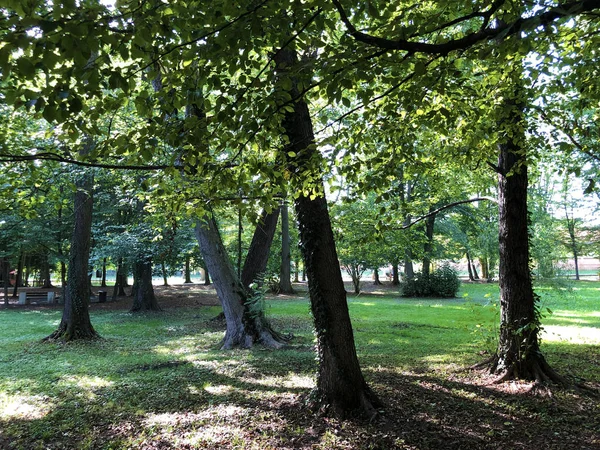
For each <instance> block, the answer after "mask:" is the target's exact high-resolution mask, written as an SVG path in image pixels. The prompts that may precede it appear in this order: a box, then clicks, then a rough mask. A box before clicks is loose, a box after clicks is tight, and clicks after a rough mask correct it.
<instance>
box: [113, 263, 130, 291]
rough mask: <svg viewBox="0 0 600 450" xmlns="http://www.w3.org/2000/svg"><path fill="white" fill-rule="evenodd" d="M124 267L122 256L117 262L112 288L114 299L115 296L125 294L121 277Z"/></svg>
mask: <svg viewBox="0 0 600 450" xmlns="http://www.w3.org/2000/svg"><path fill="white" fill-rule="evenodd" d="M123 272H124V268H123V258H119V260H118V262H117V273H116V274H115V287H114V288H113V294H112V300H113V301H116V300H117V297H122V296H124V295H127V294H126V292H125V288H124V284H123V277H124V274H123Z"/></svg>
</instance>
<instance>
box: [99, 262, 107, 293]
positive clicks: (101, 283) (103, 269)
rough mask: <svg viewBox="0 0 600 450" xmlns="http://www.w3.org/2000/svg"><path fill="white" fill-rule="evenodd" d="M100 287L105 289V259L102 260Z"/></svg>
mask: <svg viewBox="0 0 600 450" xmlns="http://www.w3.org/2000/svg"><path fill="white" fill-rule="evenodd" d="M100 287H106V258H102V281H101V282H100Z"/></svg>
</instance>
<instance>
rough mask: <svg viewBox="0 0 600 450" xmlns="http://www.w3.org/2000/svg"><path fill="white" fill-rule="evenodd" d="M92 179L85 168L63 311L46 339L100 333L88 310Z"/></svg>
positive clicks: (77, 195) (79, 188)
mask: <svg viewBox="0 0 600 450" xmlns="http://www.w3.org/2000/svg"><path fill="white" fill-rule="evenodd" d="M93 181H94V177H93V175H92V173H90V172H86V173H84V174H83V175H82V176H81V177H80V179H79V180H77V182H76V186H77V192H76V193H75V201H74V211H75V213H74V214H75V226H74V229H73V236H72V239H71V252H70V256H69V268H68V276H67V287H66V289H65V302H64V308H63V315H62V319H61V321H60V324H59V326H58V329H57V330H56V331H54V333H52V334H51V335H50V336H48V337H46V338H45V339H44V340H46V341H54V340H61V341H73V340H78V339H96V338H98V337H100V336H99V335H98V334H97V333H96V331H95V330H94V327H93V326H92V323H91V321H90V314H89V311H88V304H89V302H90V291H89V278H88V267H89V256H90V238H91V232H92V210H93V205H94V203H93V198H92V188H93Z"/></svg>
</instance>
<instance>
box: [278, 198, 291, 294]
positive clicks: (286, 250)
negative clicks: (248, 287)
mask: <svg viewBox="0 0 600 450" xmlns="http://www.w3.org/2000/svg"><path fill="white" fill-rule="evenodd" d="M291 264H292V257H291V252H290V219H289V217H288V206H287V204H286V203H285V202H283V203H282V205H281V271H280V272H279V292H280V293H282V294H293V293H294V289H293V288H292V281H291V279H292V273H291Z"/></svg>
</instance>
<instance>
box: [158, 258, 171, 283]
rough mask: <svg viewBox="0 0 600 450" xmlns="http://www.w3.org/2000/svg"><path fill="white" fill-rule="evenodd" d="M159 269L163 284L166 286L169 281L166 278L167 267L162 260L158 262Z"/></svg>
mask: <svg viewBox="0 0 600 450" xmlns="http://www.w3.org/2000/svg"><path fill="white" fill-rule="evenodd" d="M160 271H161V273H162V277H163V286H168V285H169V282H168V280H167V268H166V267H165V262H164V261H163V262H161V263H160Z"/></svg>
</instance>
